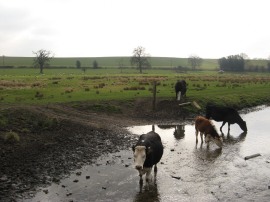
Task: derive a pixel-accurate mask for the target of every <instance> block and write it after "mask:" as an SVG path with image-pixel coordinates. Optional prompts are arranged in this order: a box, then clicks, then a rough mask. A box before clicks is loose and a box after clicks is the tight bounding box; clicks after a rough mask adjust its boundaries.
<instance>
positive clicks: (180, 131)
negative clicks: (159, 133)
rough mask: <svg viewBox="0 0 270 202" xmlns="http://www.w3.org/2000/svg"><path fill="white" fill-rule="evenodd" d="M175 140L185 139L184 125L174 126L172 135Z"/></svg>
mask: <svg viewBox="0 0 270 202" xmlns="http://www.w3.org/2000/svg"><path fill="white" fill-rule="evenodd" d="M173 135H174V137H175V139H177V140H180V139H184V137H185V125H177V126H175V130H174V133H173Z"/></svg>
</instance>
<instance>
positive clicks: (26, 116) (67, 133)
mask: <svg viewBox="0 0 270 202" xmlns="http://www.w3.org/2000/svg"><path fill="white" fill-rule="evenodd" d="M43 110H44V109H43ZM96 116H97V115H96ZM80 119H82V120H83V118H82V117H80V118H79V117H78V116H76V114H73V115H69V116H64V114H61V113H60V114H58V116H55V115H54V116H53V115H52V114H50V113H49V112H47V113H45V112H44V111H42V110H38V111H36V110H33V109H30V108H27V109H24V108H9V109H5V110H1V129H0V162H1V163H0V201H12V200H13V199H14V198H17V197H19V198H22V197H23V198H27V197H31V196H33V195H34V193H35V189H36V187H37V186H46V185H48V184H50V183H52V182H59V180H60V179H61V178H63V177H64V176H66V175H68V174H69V173H70V172H71V171H72V170H75V169H77V168H80V167H81V166H82V165H85V164H91V163H93V162H94V161H95V159H96V158H97V157H99V156H100V155H102V154H105V153H113V152H117V151H119V150H120V149H127V148H128V147H130V145H131V144H132V143H131V142H132V141H133V137H132V136H131V135H129V134H128V132H127V131H124V130H122V129H121V128H118V127H115V128H114V130H111V129H109V128H108V127H106V126H105V125H106V124H110V122H109V121H107V122H105V123H103V124H104V128H100V127H99V128H97V127H93V126H92V124H93V123H92V124H85V123H84V122H83V121H82V120H80ZM97 119H98V118H97ZM84 121H85V122H87V121H88V119H86V118H85V120H84ZM100 125H102V124H101V123H100ZM10 131H12V132H14V133H15V134H17V135H18V136H19V140H15V139H14V138H9V139H7V136H6V134H7V133H8V132H10ZM26 192H27V195H26V196H25V193H26Z"/></svg>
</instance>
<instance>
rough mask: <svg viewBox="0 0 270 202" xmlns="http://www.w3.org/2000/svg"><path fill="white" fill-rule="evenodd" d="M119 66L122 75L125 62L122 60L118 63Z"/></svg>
mask: <svg viewBox="0 0 270 202" xmlns="http://www.w3.org/2000/svg"><path fill="white" fill-rule="evenodd" d="M118 64H119V69H120V70H121V73H122V69H123V68H124V61H123V58H121V59H120V60H119V61H118Z"/></svg>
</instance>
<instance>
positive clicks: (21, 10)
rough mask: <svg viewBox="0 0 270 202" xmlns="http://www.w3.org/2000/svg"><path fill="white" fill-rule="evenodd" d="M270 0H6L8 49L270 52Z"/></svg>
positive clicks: (0, 0) (2, 50) (24, 52)
mask: <svg viewBox="0 0 270 202" xmlns="http://www.w3.org/2000/svg"><path fill="white" fill-rule="evenodd" d="M269 8H270V1H269V0H0V55H5V56H33V51H37V50H40V49H45V50H49V51H52V52H53V53H54V55H55V57H98V56H130V55H132V52H133V50H134V48H136V47H138V46H143V47H144V48H145V50H146V52H147V53H149V54H150V55H151V56H164V57H189V56H190V55H197V56H199V57H202V58H220V57H226V56H228V55H234V54H240V53H245V54H247V55H248V56H249V57H250V58H268V57H269V56H270V26H269V19H270V17H269Z"/></svg>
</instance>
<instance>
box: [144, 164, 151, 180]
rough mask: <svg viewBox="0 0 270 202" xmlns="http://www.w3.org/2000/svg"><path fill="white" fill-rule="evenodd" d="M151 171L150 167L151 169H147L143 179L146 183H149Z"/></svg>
mask: <svg viewBox="0 0 270 202" xmlns="http://www.w3.org/2000/svg"><path fill="white" fill-rule="evenodd" d="M151 170H152V167H151V168H147V171H146V177H145V179H146V182H149V179H150V174H151Z"/></svg>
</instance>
